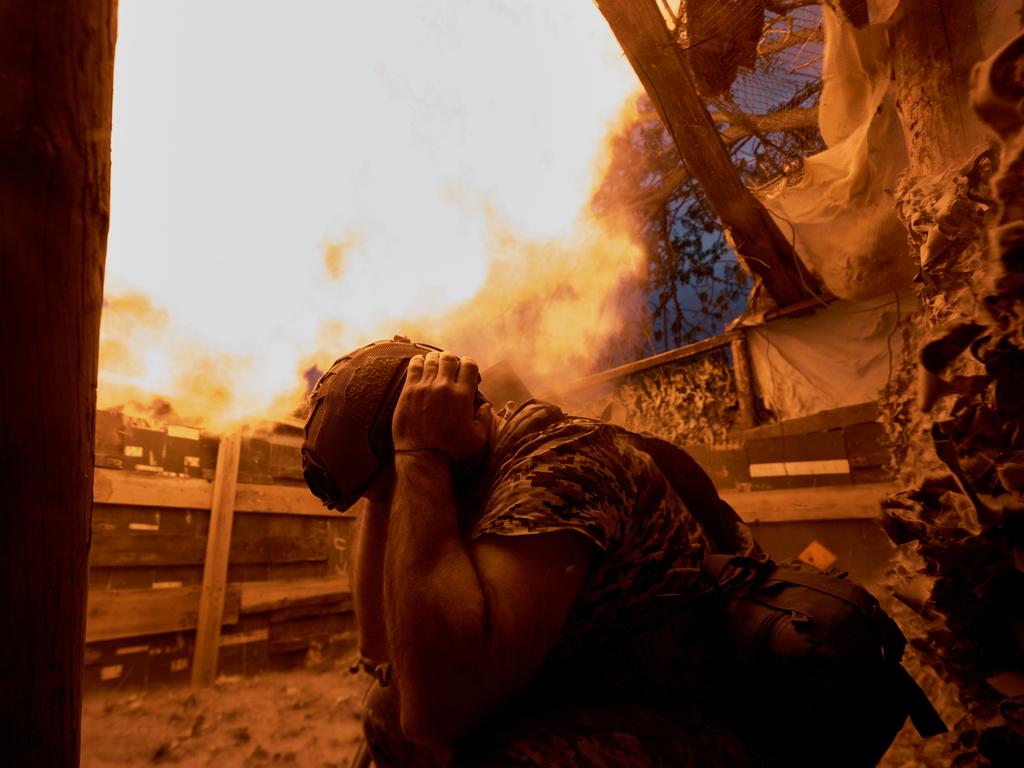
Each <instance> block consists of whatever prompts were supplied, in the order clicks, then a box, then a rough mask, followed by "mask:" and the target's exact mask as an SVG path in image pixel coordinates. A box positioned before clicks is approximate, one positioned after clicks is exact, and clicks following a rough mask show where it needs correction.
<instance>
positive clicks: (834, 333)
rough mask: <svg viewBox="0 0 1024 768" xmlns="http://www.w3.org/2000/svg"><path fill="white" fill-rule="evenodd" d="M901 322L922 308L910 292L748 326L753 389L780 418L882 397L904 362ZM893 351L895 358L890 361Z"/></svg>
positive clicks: (793, 416) (839, 302)
mask: <svg viewBox="0 0 1024 768" xmlns="http://www.w3.org/2000/svg"><path fill="white" fill-rule="evenodd" d="M897 307H898V311H899V314H900V316H901V317H904V318H905V317H906V316H907V315H908V314H910V313H911V312H913V311H915V310H916V309H917V299H916V297H915V295H914V294H913V292H912V291H909V290H907V291H902V292H900V294H899V302H898V304H897V298H896V296H895V295H894V294H891V293H890V294H889V295H888V297H886V296H885V295H883V296H881V297H876V298H874V299H871V300H868V301H863V302H851V301H836V302H833V303H832V304H830V305H829V306H828V308H824V307H823V308H821V309H819V310H818V311H817V312H815V313H814V314H812V315H808V316H806V317H798V318H781V319H779V320H772V321H769V322H768V323H765V324H762V325H757V326H747V327H745V328H744V329H743V330H744V332H745V333H746V335H747V346H748V349H749V351H750V363H751V369H752V373H753V378H754V387H755V391H756V392H757V394H758V395H760V396H761V398H762V399H763V400H764V403H765V405H766V406H767V407H768V408H770V409H771V410H772V411H773V412H774V413H775V415H776V418H779V419H794V418H797V417H800V416H809V415H811V414H813V413H818V412H819V411H824V410H827V409H829V408H840V407H842V406H846V405H857V404H858V403H864V402H867V401H869V400H876V399H878V393H879V390H881V389H882V387H884V386H885V385H886V383H887V382H888V380H889V371H890V359H891V360H892V361H896V360H898V359H899V354H900V349H901V348H902V344H903V339H902V333H901V332H900V331H899V330H896V332H895V333H894V332H893V330H894V328H895V324H896V320H897ZM890 349H891V358H890Z"/></svg>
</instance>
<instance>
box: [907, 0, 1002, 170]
mask: <svg viewBox="0 0 1024 768" xmlns="http://www.w3.org/2000/svg"><path fill="white" fill-rule="evenodd" d="M1009 32H1010V30H1007V33H1009ZM889 35H890V39H891V50H892V66H893V81H894V84H895V86H896V105H897V110H898V111H899V115H900V123H901V125H902V126H903V136H904V139H905V141H906V146H907V156H908V171H909V173H910V175H911V176H922V175H924V176H928V175H932V174H938V173H942V172H944V171H947V170H949V169H950V168H951V167H952V166H953V165H954V164H956V163H959V162H963V161H964V160H966V159H967V157H968V155H969V154H970V152H971V151H972V150H976V149H977V148H979V147H981V146H984V144H985V141H986V131H985V128H984V126H983V125H982V124H981V122H980V121H979V120H978V116H977V115H975V114H974V113H973V112H972V110H971V108H970V104H969V102H968V92H969V90H970V78H971V67H973V66H974V64H975V62H977V61H978V60H979V59H981V57H982V50H981V44H980V42H979V35H978V27H977V19H976V17H975V3H968V2H963V1H962V0H904V2H902V3H901V6H900V10H899V12H898V14H897V16H896V17H895V23H894V24H893V25H892V26H891V28H890V31H889Z"/></svg>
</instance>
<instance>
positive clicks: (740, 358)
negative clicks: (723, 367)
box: [729, 333, 757, 429]
mask: <svg viewBox="0 0 1024 768" xmlns="http://www.w3.org/2000/svg"><path fill="white" fill-rule="evenodd" d="M729 349H730V351H731V352H732V374H733V381H734V382H735V384H736V400H737V402H738V404H739V416H738V417H737V419H736V427H738V428H740V429H744V428H746V429H749V428H751V427H755V426H757V407H756V405H755V404H754V382H753V377H752V376H751V375H750V354H749V352H748V350H747V337H746V336H744V335H743V334H742V333H739V334H737V335H736V338H734V339H733V340H732V343H731V344H730V345H729Z"/></svg>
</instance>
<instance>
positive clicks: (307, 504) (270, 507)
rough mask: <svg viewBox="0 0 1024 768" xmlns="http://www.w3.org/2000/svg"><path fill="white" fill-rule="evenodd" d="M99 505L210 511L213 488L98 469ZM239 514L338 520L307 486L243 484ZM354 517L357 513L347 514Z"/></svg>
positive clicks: (178, 479) (196, 481) (198, 482)
mask: <svg viewBox="0 0 1024 768" xmlns="http://www.w3.org/2000/svg"><path fill="white" fill-rule="evenodd" d="M93 494H94V499H95V502H96V503H97V504H123V505H125V506H138V507H166V508H170V509H209V508H210V505H211V504H212V502H213V485H212V484H211V483H210V481H209V480H201V479H197V478H183V477H162V476H153V475H146V474H143V473H141V472H133V471H131V470H127V469H124V470H122V469H105V468H102V467H97V468H96V476H95V480H94V485H93ZM235 511H236V512H257V513H267V514H284V515H310V516H313V517H338V516H339V513H337V512H332V511H331V510H329V509H327V508H326V507H325V506H324V505H323V503H322V502H321V501H320V500H319V499H317V498H316V497H315V496H314V495H313V494H312V493H310V491H309V489H308V488H306V486H304V485H302V486H299V485H258V484H256V483H239V484H238V490H237V495H236V497H235ZM342 516H344V517H353V516H354V514H353V513H343V514H342Z"/></svg>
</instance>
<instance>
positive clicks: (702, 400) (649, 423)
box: [567, 350, 739, 445]
mask: <svg viewBox="0 0 1024 768" xmlns="http://www.w3.org/2000/svg"><path fill="white" fill-rule="evenodd" d="M567 407H569V408H570V410H572V411H573V412H574V413H578V414H580V415H583V416H595V417H603V418H610V419H612V420H613V421H616V422H617V423H620V424H622V425H623V426H625V427H627V428H629V429H632V430H635V431H638V432H650V433H651V434H654V435H657V436H658V437H662V438H664V439H666V440H670V441H672V442H674V443H676V444H678V445H692V444H696V443H702V444H705V445H720V444H723V443H724V442H725V441H726V435H727V434H728V432H729V431H730V430H731V429H732V425H733V424H734V423H735V421H736V416H737V414H738V410H739V401H738V399H737V394H736V384H735V381H734V379H733V375H732V368H731V365H730V362H729V357H728V353H727V352H726V351H725V350H715V351H714V352H710V353H708V354H706V355H702V356H701V357H699V358H697V359H694V360H686V361H682V362H678V363H670V364H668V365H664V366H660V367H658V368H652V369H650V370H647V371H643V372H642V373H637V374H634V375H632V376H630V377H628V378H627V379H624V380H623V381H621V382H619V383H618V384H617V385H616V386H615V387H614V389H613V390H612V391H611V392H610V393H605V394H604V395H602V396H600V397H590V398H589V399H581V400H578V401H576V402H574V403H569V404H567Z"/></svg>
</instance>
